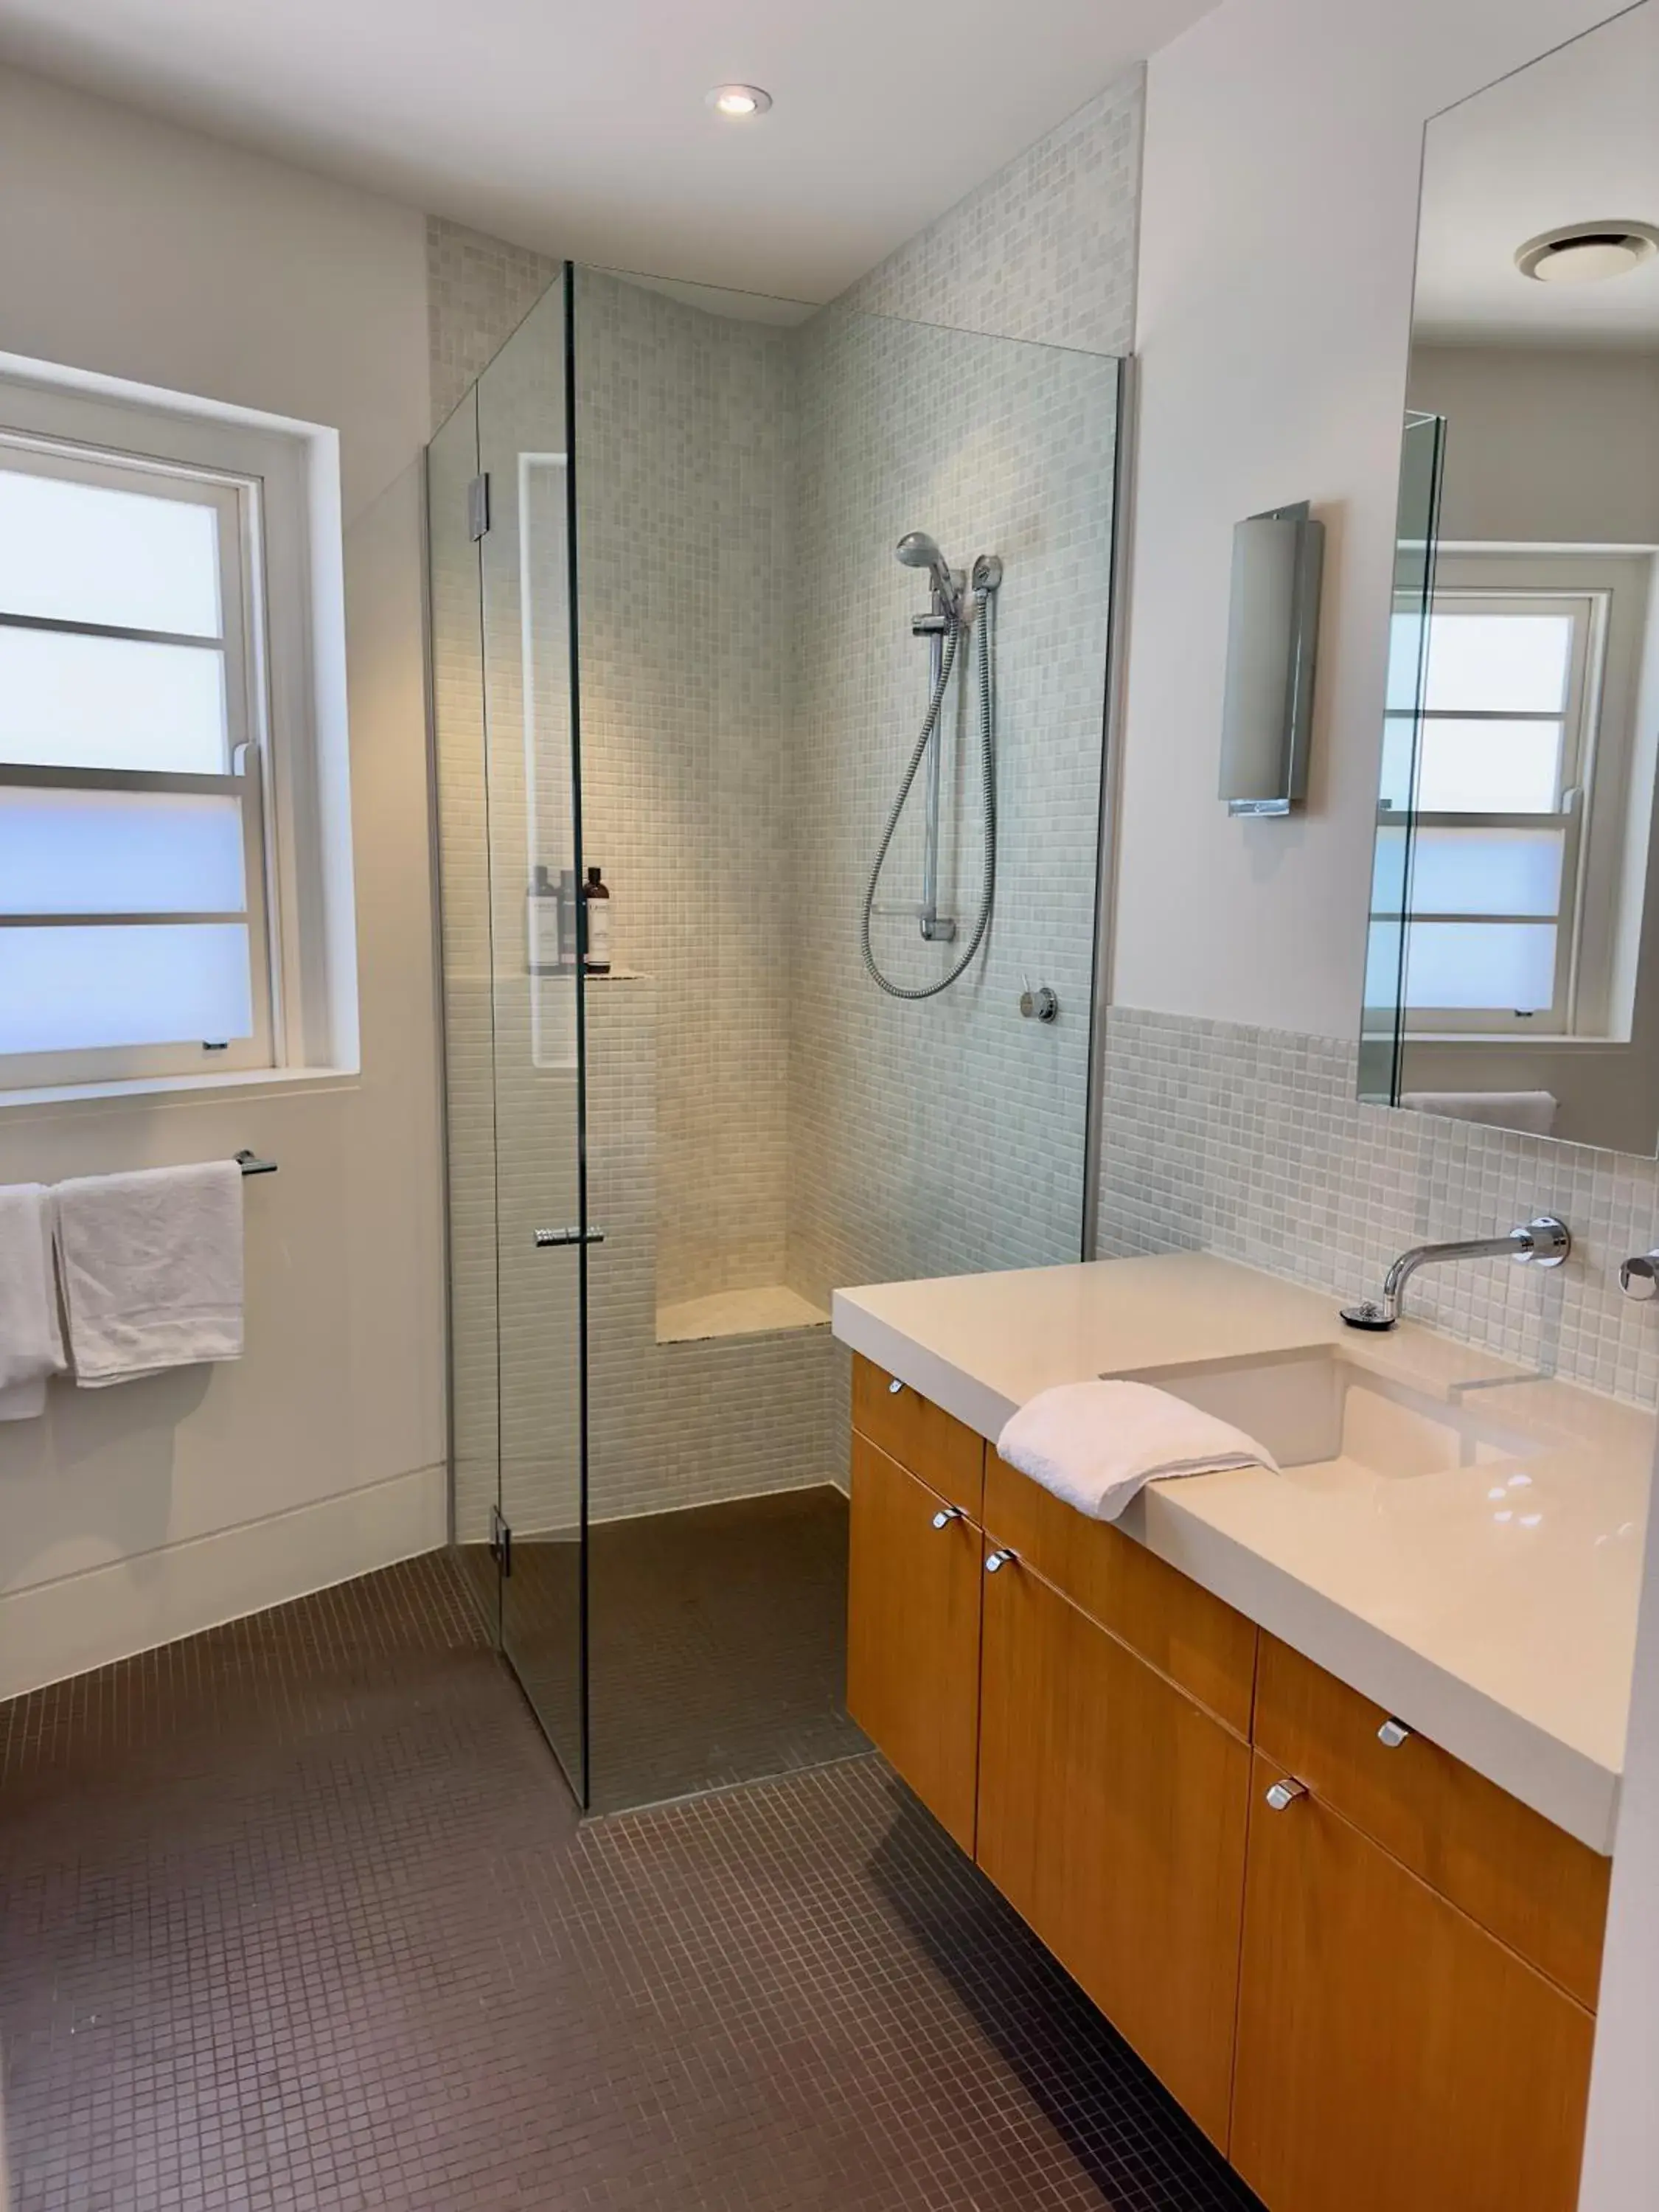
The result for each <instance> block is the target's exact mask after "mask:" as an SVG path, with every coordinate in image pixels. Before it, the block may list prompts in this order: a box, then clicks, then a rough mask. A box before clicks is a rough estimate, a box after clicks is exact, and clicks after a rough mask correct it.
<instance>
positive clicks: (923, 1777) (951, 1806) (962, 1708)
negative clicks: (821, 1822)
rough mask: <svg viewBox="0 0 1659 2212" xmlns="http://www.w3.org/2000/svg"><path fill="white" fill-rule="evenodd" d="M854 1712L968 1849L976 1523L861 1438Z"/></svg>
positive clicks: (854, 1564) (856, 1489) (850, 1676)
mask: <svg viewBox="0 0 1659 2212" xmlns="http://www.w3.org/2000/svg"><path fill="white" fill-rule="evenodd" d="M852 1491H853V1499H852V1526H851V1538H850V1552H849V1557H848V1619H847V1709H848V1711H849V1712H850V1713H851V1714H852V1716H853V1718H854V1720H855V1721H856V1722H857V1723H858V1724H859V1726H860V1728H861V1729H863V1730H864V1732H865V1734H866V1735H867V1736H869V1737H870V1738H871V1739H872V1741H874V1742H875V1743H877V1744H878V1746H879V1747H880V1748H881V1749H882V1750H883V1751H884V1752H885V1753H886V1754H887V1757H888V1758H889V1759H890V1760H891V1761H892V1763H893V1765H895V1766H896V1768H897V1769H898V1771H899V1772H900V1773H901V1774H902V1776H903V1777H904V1778H905V1780H906V1781H907V1782H908V1784H909V1785H910V1787H911V1788H912V1789H913V1790H915V1793H916V1795H917V1796H918V1797H920V1798H921V1802H922V1803H923V1804H924V1805H926V1806H927V1808H928V1810H929V1811H930V1812H931V1813H932V1814H933V1816H934V1818H935V1819H936V1820H939V1822H940V1823H941V1824H942V1825H943V1826H945V1828H947V1829H948V1830H949V1831H950V1832H951V1835H952V1836H954V1837H955V1838H956V1840H957V1843H959V1844H961V1845H962V1847H963V1850H965V1851H971V1850H973V1848H974V1780H975V1764H976V1753H977V1747H978V1735H979V1605H980V1583H981V1580H982V1577H981V1571H980V1556H981V1539H980V1532H979V1528H978V1524H977V1523H976V1522H973V1521H970V1520H969V1518H968V1516H966V1515H965V1514H964V1513H963V1511H962V1510H961V1509H960V1508H959V1507H951V1506H949V1505H947V1504H946V1503H945V1500H944V1499H942V1498H939V1497H938V1496H936V1495H935V1493H934V1492H933V1491H931V1490H929V1489H928V1488H927V1486H926V1485H925V1484H924V1483H920V1482H918V1481H917V1480H915V1476H914V1475H909V1474H906V1473H905V1471H904V1469H903V1468H902V1467H900V1466H899V1465H898V1464H897V1463H896V1462H895V1461H893V1460H890V1459H889V1458H888V1456H887V1455H886V1453H885V1452H882V1451H878V1450H877V1449H876V1447H875V1446H874V1445H873V1444H872V1443H870V1441H869V1440H868V1438H867V1437H860V1436H854V1438H853V1485H852Z"/></svg>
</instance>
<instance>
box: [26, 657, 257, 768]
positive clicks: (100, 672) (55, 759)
mask: <svg viewBox="0 0 1659 2212" xmlns="http://www.w3.org/2000/svg"><path fill="white" fill-rule="evenodd" d="M0 761H11V762H18V763H27V764H29V765H31V766H33V767H39V768H115V769H167V770H168V771H170V772H172V773H174V774H178V773H185V774H192V775H224V774H225V772H226V770H227V769H228V766H229V760H228V730H227V726H226V720H225V672H224V656H223V654H222V653H219V652H217V651H216V650H215V649H214V648H212V647H201V646H189V645H144V644H139V643H136V642H134V641H131V640H130V639H126V638H109V637H77V636H75V635H70V634H67V633H65V632H63V631H60V630H46V629H5V628H3V627H0Z"/></svg>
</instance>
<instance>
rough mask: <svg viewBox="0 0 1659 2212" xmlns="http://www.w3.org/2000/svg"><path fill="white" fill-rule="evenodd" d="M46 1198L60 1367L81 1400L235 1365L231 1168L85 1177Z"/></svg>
mask: <svg viewBox="0 0 1659 2212" xmlns="http://www.w3.org/2000/svg"><path fill="white" fill-rule="evenodd" d="M57 1201H58V1203H57V1224H58V1226H57V1235H58V1270H59V1273H60V1275H61V1278H62V1281H63V1286H64V1315H65V1317H66V1318H67V1320H68V1322H69V1342H70V1358H71V1359H72V1360H73V1361H74V1363H75V1379H76V1382H77V1383H80V1384H81V1385H82V1388H84V1389H100V1388H101V1387H102V1386H103V1385H105V1384H106V1383H129V1382H131V1381H133V1380H135V1379H136V1378H137V1376H141V1375H157V1374H160V1373H161V1371H162V1370H164V1369H166V1368H169V1367H188V1366H192V1365H194V1364H196V1362H197V1361H198V1360H204V1359H240V1358H241V1356H242V1171H241V1170H240V1168H239V1167H238V1166H237V1164H236V1163H235V1161H234V1160H210V1161H207V1162H205V1163H204V1164H202V1165H200V1166H195V1167H183V1168H151V1169H147V1170H143V1171H141V1172H140V1173H137V1174H135V1175H111V1176H82V1177H81V1178H79V1179H78V1180H76V1181H75V1182H60V1183H59V1184H58V1188H57Z"/></svg>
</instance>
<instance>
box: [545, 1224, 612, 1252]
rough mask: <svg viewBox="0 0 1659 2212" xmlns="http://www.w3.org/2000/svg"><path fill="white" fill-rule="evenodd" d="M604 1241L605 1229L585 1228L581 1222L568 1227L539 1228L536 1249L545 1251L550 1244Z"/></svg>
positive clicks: (599, 1242)
mask: <svg viewBox="0 0 1659 2212" xmlns="http://www.w3.org/2000/svg"><path fill="white" fill-rule="evenodd" d="M604 1242H605V1231H604V1230H603V1229H584V1228H582V1227H581V1225H580V1223H574V1224H573V1225H571V1227H569V1228H568V1229H538V1231H536V1249H537V1250H538V1252H544V1251H545V1250H546V1249H547V1248H548V1246H549V1245H550V1244H603V1243H604Z"/></svg>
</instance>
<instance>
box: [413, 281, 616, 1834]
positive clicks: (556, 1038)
mask: <svg viewBox="0 0 1659 2212" xmlns="http://www.w3.org/2000/svg"><path fill="white" fill-rule="evenodd" d="M566 291H567V288H566V285H565V283H563V282H562V281H560V282H558V283H555V284H554V285H553V287H552V288H550V290H549V291H548V292H547V293H545V294H544V295H543V297H542V298H541V300H540V301H538V303H537V305H536V306H535V307H533V308H532V310H531V312H530V313H529V314H528V315H527V316H526V319H524V321H523V322H522V323H521V324H520V325H519V327H518V329H517V330H516V331H514V333H513V336H512V337H510V338H509V339H508V340H507V343H506V344H505V345H503V346H502V347H501V350H500V351H499V352H498V353H497V354H496V355H495V356H494V357H493V358H492V360H491V361H490V362H489V366H488V367H487V368H485V369H484V371H483V374H482V375H481V376H480V377H479V378H478V380H477V384H476V386H475V387H474V390H473V392H472V394H471V395H470V396H469V401H467V402H464V403H463V411H464V410H465V407H466V406H467V405H468V404H471V405H472V406H473V407H475V408H476V422H477V441H476V449H475V469H474V471H473V472H471V474H469V476H468V477H467V479H466V480H465V483H461V482H460V481H459V459H460V458H461V434H459V432H456V431H454V430H453V428H451V427H450V425H446V426H445V428H444V430H442V431H441V432H440V434H439V438H438V440H436V441H434V449H433V450H434V459H433V461H432V463H431V465H430V470H431V478H432V487H433V501H432V511H431V513H430V516H429V530H430V535H431V545H432V559H433V574H434V666H435V682H434V695H435V714H436V722H437V731H438V761H439V779H438V781H439V812H440V825H441V836H440V854H441V869H442V877H443V881H442V898H443V916H444V939H443V943H444V968H445V977H444V986H445V1001H446V1016H447V1023H446V1029H447V1034H446V1094H447V1124H448V1155H449V1183H450V1225H451V1240H450V1241H451V1286H450V1287H451V1332H452V1350H451V1376H452V1397H453V1425H454V1428H455V1431H456V1439H457V1441H456V1444H455V1448H454V1451H453V1525H454V1535H455V1541H456V1547H457V1551H458V1553H459V1556H460V1557H461V1558H462V1559H464V1560H465V1562H466V1563H467V1565H468V1566H469V1569H470V1570H471V1574H472V1577H473V1578H474V1580H475V1583H476V1580H477V1575H478V1563H479V1559H480V1546H481V1544H482V1545H487V1547H488V1556H489V1562H490V1571H492V1572H493V1574H494V1577H495V1623H496V1627H497V1632H498V1639H499V1644H500V1648H501V1651H502V1652H503V1654H504V1656H506V1657H507V1660H508V1662H509V1663H510V1664H511V1665H512V1667H513V1671H514V1673H515V1674H516V1675H517V1676H518V1679H519V1681H520V1686H522V1688H523V1690H524V1692H525V1694H526V1699H528V1701H529V1704H530V1705H531V1707H532V1711H534V1713H535V1715H536V1717H537V1719H538V1722H539V1723H540V1724H541V1726H542V1729H543V1730H544V1733H545V1734H546V1735H547V1737H548V1740H549V1741H550V1744H551V1746H552V1748H553V1750H554V1752H555V1753H556V1756H557V1758H558V1759H559V1762H560V1765H562V1768H563V1770H564V1771H565V1774H566V1777H567V1779H568V1781H569V1783H570V1785H571V1788H572V1790H573V1791H574V1795H575V1796H576V1797H577V1800H578V1802H580V1803H584V1804H585V1803H586V1794H587V1748H586V1678H585V1656H584V1637H585V1613H586V1469H585V1452H584V1387H583V1377H584V1373H585V1342H584V1339H585V1314H584V1307H585V1289H586V1285H585V1277H586V1243H585V1237H586V1226H587V1225H586V1211H585V1206H584V1201H583V1179H582V1127H581V1118H582V1054H583V1048H584V1045H583V1039H584V1021H583V1006H582V998H583V992H582V979H581V972H580V962H579V960H578V958H577V955H576V946H575V941H574V926H573V924H574V896H573V892H574V884H575V883H576V881H577V880H578V876H577V860H578V848H577V835H578V819H577V800H576V793H577V787H578V779H577V772H576V757H575V743H576V735H575V732H576V718H575V713H574V699H573V685H574V654H573V652H572V623H573V619H574V604H573V596H572V592H571V588H570V568H569V562H570V550H571V548H570V519H569V476H570V469H569V450H568V433H569V422H568V404H567V390H568V387H567V377H566V368H567V343H566V329H567V320H566V318H567V306H568V302H567V296H566ZM453 420H454V418H452V422H453ZM458 493H459V495H460V499H461V504H462V506H463V507H464V510H465V516H466V538H467V542H468V546H469V550H472V548H473V547H474V544H475V543H476V552H475V560H476V574H477V583H476V591H477V614H476V617H475V618H474V620H473V622H472V623H471V627H470V634H469V628H468V625H467V624H466V623H465V621H464V620H463V619H462V617H461V614H460V611H459V599H460V596H461V595H460V593H459V591H458V588H457V585H458V579H459V570H460V564H459V561H458V559H457V557H456V551H455V532H456V528H457V524H456V520H455V513H454V509H455V507H456V501H457V495H458ZM469 644H470V645H471V649H472V652H473V653H475V654H476V656H477V660H476V675H473V676H469V674H468V673H467V671H466V660H467V648H468V646H469ZM485 1448H488V1449H490V1450H491V1451H492V1452H493V1459H494V1468H493V1473H494V1477H495V1480H494V1486H493V1488H494V1495H493V1497H491V1498H489V1499H488V1500H487V1501H486V1498H485V1496H484V1491H485V1483H484V1482H483V1480H481V1474H482V1468H481V1464H480V1462H481V1459H482V1455H483V1449H485ZM486 1502H487V1504H488V1506H489V1509H490V1510H489V1511H488V1514H487V1516H486V1512H485V1507H486Z"/></svg>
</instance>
